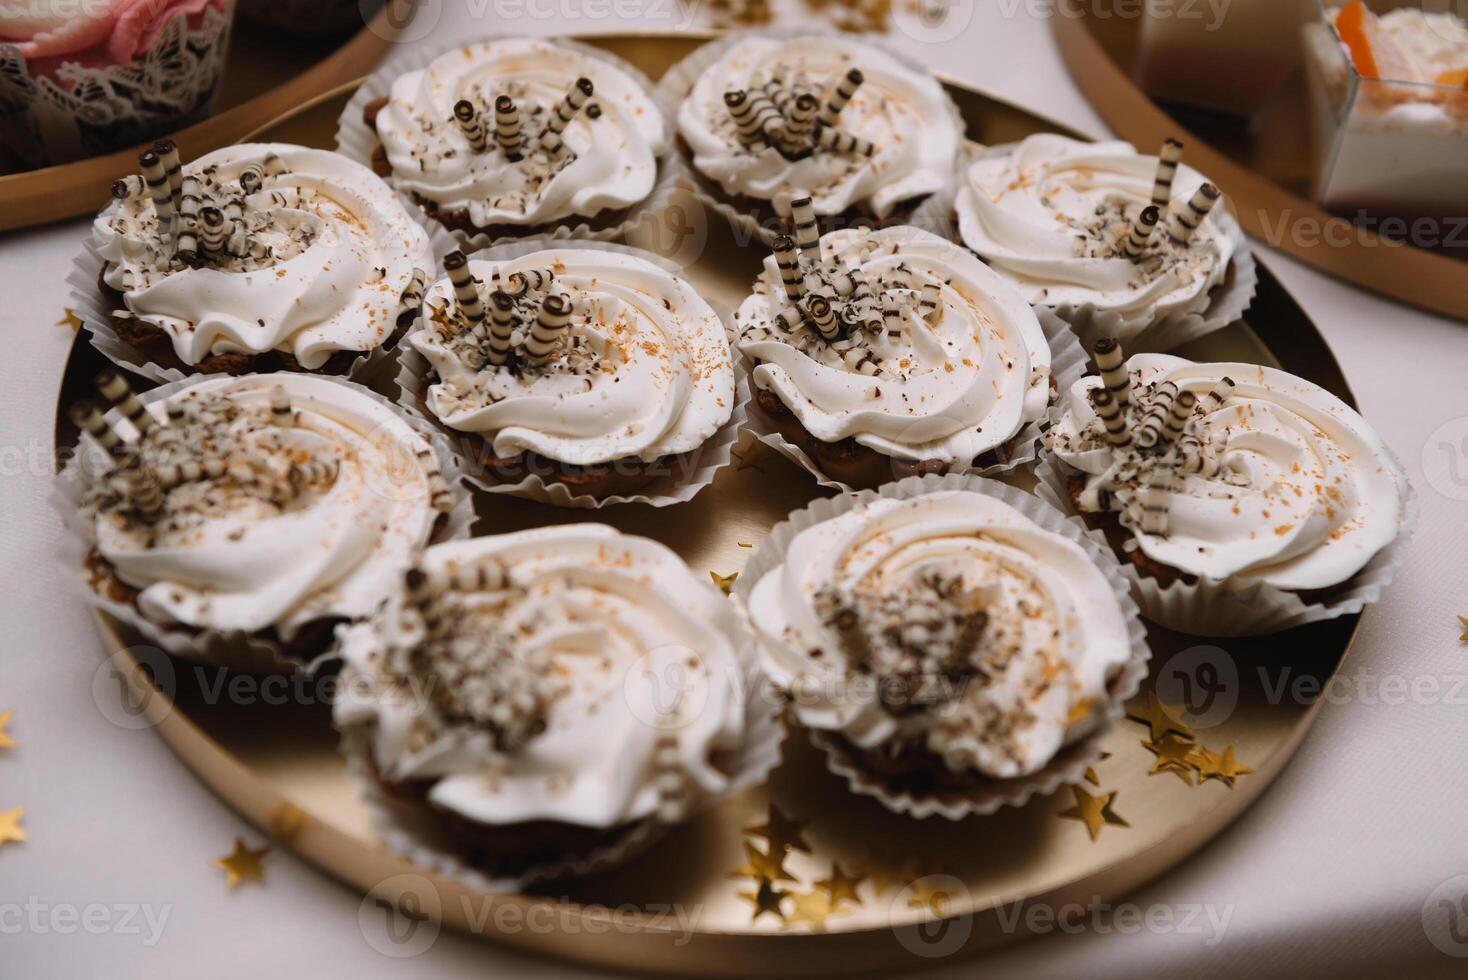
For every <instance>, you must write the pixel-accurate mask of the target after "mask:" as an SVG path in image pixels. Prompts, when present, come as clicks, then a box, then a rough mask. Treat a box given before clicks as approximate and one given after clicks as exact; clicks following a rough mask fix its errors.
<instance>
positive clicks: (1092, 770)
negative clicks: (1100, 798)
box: [1085, 752, 1111, 786]
mask: <svg viewBox="0 0 1468 980" xmlns="http://www.w3.org/2000/svg"><path fill="white" fill-rule="evenodd" d="M1109 758H1111V753H1110V752H1102V753H1101V757H1100V758H1099V759H1097V760H1096V764H1097V765H1100V764H1101V763H1103V762H1105V761H1106V760H1107V759H1109ZM1085 779H1086V782H1088V783H1090V784H1091V785H1092V786H1100V785H1101V777H1100V776H1098V775H1096V767H1095V766H1087V767H1086V772H1085Z"/></svg>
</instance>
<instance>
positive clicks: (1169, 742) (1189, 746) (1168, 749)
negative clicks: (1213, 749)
mask: <svg viewBox="0 0 1468 980" xmlns="http://www.w3.org/2000/svg"><path fill="white" fill-rule="evenodd" d="M1142 748H1144V749H1146V750H1147V751H1148V752H1151V753H1152V754H1153V755H1155V756H1156V757H1157V758H1156V759H1154V760H1153V762H1152V768H1151V769H1148V770H1147V775H1149V776H1155V775H1157V774H1158V773H1160V772H1171V773H1176V774H1177V778H1178V779H1181V780H1182V781H1183V782H1185V783H1187V784H1188V785H1189V786H1191V785H1193V769H1194V765H1193V751H1194V749H1196V748H1197V746H1195V745H1194V744H1193V743H1192V742H1188V741H1185V740H1184V739H1180V738H1178V737H1177V736H1176V735H1166V736H1164V737H1163V739H1162V741H1160V742H1149V741H1147V740H1146V739H1143V740H1142Z"/></svg>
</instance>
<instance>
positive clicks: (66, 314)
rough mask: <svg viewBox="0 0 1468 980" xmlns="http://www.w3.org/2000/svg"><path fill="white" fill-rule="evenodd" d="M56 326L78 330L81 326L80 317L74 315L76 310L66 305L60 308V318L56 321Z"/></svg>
mask: <svg viewBox="0 0 1468 980" xmlns="http://www.w3.org/2000/svg"><path fill="white" fill-rule="evenodd" d="M56 326H58V327H70V328H71V329H73V330H80V329H81V327H82V318H81V317H79V316H77V315H76V310H73V309H72V308H71V307H69V306H68V307H66V308H65V309H63V310H62V312H61V319H60V320H57V321H56Z"/></svg>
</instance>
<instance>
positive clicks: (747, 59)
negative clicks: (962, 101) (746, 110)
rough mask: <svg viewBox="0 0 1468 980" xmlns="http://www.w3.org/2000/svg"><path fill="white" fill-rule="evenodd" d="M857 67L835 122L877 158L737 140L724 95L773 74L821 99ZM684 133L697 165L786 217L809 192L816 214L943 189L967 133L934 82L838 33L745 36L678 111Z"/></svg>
mask: <svg viewBox="0 0 1468 980" xmlns="http://www.w3.org/2000/svg"><path fill="white" fill-rule="evenodd" d="M852 68H856V69H858V70H859V71H860V72H861V73H862V75H863V76H864V80H863V82H862V84H861V85H860V86H858V87H857V89H856V92H855V94H854V95H853V96H852V97H851V101H850V102H848V103H847V104H846V105H845V107H844V108H842V109H841V110H840V112H839V113H838V114H837V116H836V120H837V125H836V127H835V128H836V130H837V131H838V132H839V133H841V134H845V135H849V136H854V137H856V138H858V139H860V140H865V141H868V142H870V143H871V144H873V146H874V148H875V152H874V153H873V154H872V155H871V156H866V155H863V154H861V153H851V152H842V151H841V150H840V148H837V149H824V148H821V147H817V148H815V149H814V150H813V151H812V152H808V153H806V154H804V155H800V156H798V157H797V158H796V159H790V158H788V157H787V156H786V155H784V154H782V153H781V152H780V150H779V149H778V148H777V147H775V146H769V145H766V146H763V148H760V149H754V150H752V149H749V148H747V147H746V146H745V144H744V142H742V141H741V140H740V138H739V132H738V127H737V126H736V125H735V122H734V118H733V116H731V114H730V111H729V108H728V106H727V105H726V104H725V102H724V96H725V93H727V92H733V91H742V92H750V93H754V92H757V91H760V90H762V88H763V86H765V85H766V83H768V82H770V81H771V80H776V81H778V82H779V83H780V84H781V86H782V87H783V88H784V90H785V92H786V93H787V95H788V98H789V99H790V100H792V101H793V99H794V98H795V97H796V96H797V95H799V94H803V93H809V94H811V95H813V96H815V97H816V98H817V99H819V100H820V101H821V103H822V104H824V103H825V102H826V101H827V100H828V98H829V96H830V95H831V93H832V92H833V91H834V89H835V86H836V84H837V83H838V81H839V80H841V79H842V78H843V77H844V76H845V75H846V74H847V72H849V71H850V70H851V69H852ZM678 131H679V133H680V134H681V135H682V137H683V140H684V141H685V142H686V143H687V144H688V147H689V149H690V150H691V151H692V152H693V163H694V166H696V167H697V168H698V170H699V171H700V172H701V173H703V174H704V175H705V176H707V177H708V178H709V179H711V180H713V181H716V182H717V183H718V184H719V185H720V186H721V187H722V188H723V190H724V192H725V193H726V194H734V195H744V196H747V197H753V198H759V199H761V200H766V201H771V202H772V203H773V205H774V207H775V209H776V210H777V211H778V212H779V213H781V214H785V213H788V211H789V200H790V198H791V197H798V196H800V195H801V194H803V193H809V194H810V195H811V196H812V198H813V199H814V202H815V207H816V212H817V213H818V214H823V215H833V214H840V213H841V212H843V211H845V210H847V209H848V208H853V207H859V208H861V209H862V210H864V211H868V212H870V213H871V214H873V215H874V216H876V217H878V218H885V217H886V216H887V215H889V214H891V213H892V210H893V209H894V208H895V207H896V206H897V205H898V204H900V203H902V202H903V201H908V200H912V199H914V198H919V197H923V196H925V195H927V194H931V193H933V192H934V191H937V190H940V189H942V188H943V187H946V186H947V185H948V179H949V175H950V174H951V172H952V170H953V160H954V158H955V157H956V156H957V155H958V148H959V144H960V139H961V137H960V133H959V128H958V123H957V122H956V121H955V119H954V114H953V111H952V109H951V107H950V103H949V101H948V97H947V96H946V95H945V94H944V92H943V86H941V85H940V84H939V83H938V80H937V79H935V78H934V77H932V76H931V75H927V74H923V73H921V72H920V71H917V70H914V69H913V68H910V67H908V66H907V65H906V64H904V63H903V62H902V61H900V60H898V59H897V58H895V57H893V56H892V55H891V54H888V53H887V52H886V51H884V50H882V49H881V48H878V47H874V46H872V45H870V44H864V43H862V42H860V41H857V40H854V39H852V38H850V37H837V36H812V37H802V38H790V39H781V38H774V37H759V36H751V37H745V38H741V39H740V40H738V41H737V42H735V43H734V44H732V45H731V46H730V47H729V49H728V50H727V51H726V52H725V53H724V56H723V57H722V58H720V59H719V61H718V62H717V63H716V64H714V65H713V66H711V67H710V68H708V69H707V70H706V71H704V73H703V74H702V75H700V76H699V78H698V80H697V81H696V82H695V83H694V86H693V89H692V91H691V92H690V93H689V94H688V97H687V98H686V99H685V100H684V102H683V104H682V106H681V107H680V108H679V110H678Z"/></svg>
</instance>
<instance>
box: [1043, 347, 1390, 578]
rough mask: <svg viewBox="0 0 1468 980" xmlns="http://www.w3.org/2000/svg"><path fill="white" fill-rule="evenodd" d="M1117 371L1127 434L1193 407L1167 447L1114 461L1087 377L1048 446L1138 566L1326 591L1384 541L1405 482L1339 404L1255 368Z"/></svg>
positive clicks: (1146, 360) (1165, 360) (1151, 365)
mask: <svg viewBox="0 0 1468 980" xmlns="http://www.w3.org/2000/svg"><path fill="white" fill-rule="evenodd" d="M1126 368H1127V371H1128V376H1129V386H1130V395H1129V403H1128V405H1129V407H1128V409H1127V411H1126V413H1125V414H1124V420H1125V424H1126V431H1127V432H1128V433H1129V434H1130V433H1139V432H1140V430H1141V427H1142V426H1143V425H1144V424H1145V423H1144V421H1143V419H1144V418H1145V416H1146V415H1147V414H1148V412H1149V411H1150V410H1151V408H1152V407H1153V406H1155V405H1157V404H1158V403H1159V400H1160V401H1161V402H1162V403H1165V405H1166V406H1168V407H1170V406H1172V405H1173V404H1175V403H1177V402H1178V401H1179V400H1182V399H1185V398H1186V396H1185V394H1184V393H1187V392H1191V393H1192V395H1193V396H1195V397H1196V398H1197V404H1196V405H1195V406H1194V407H1193V409H1192V410H1191V412H1189V413H1188V414H1187V417H1186V423H1185V427H1182V428H1181V429H1180V434H1179V435H1178V437H1177V438H1176V439H1173V440H1170V441H1169V440H1168V439H1167V438H1166V437H1165V436H1164V438H1163V440H1161V441H1160V442H1159V444H1158V446H1157V447H1154V448H1152V449H1149V450H1148V449H1143V448H1141V447H1139V446H1137V445H1136V444H1135V439H1134V440H1133V445H1131V446H1127V447H1122V448H1114V447H1113V446H1112V445H1111V444H1110V443H1108V441H1107V438H1106V433H1105V426H1104V424H1103V423H1102V421H1101V419H1100V417H1099V416H1098V415H1097V409H1096V407H1095V405H1094V404H1093V401H1092V398H1093V397H1094V396H1093V395H1092V394H1091V393H1092V392H1093V391H1094V390H1096V389H1099V388H1100V387H1101V379H1100V378H1099V377H1096V376H1094V375H1093V376H1090V377H1086V378H1083V379H1081V380H1080V381H1078V382H1077V383H1076V384H1075V386H1074V387H1073V388H1072V389H1071V392H1070V395H1069V398H1068V400H1067V402H1066V413H1065V415H1064V417H1063V418H1062V419H1061V421H1060V422H1059V423H1057V425H1056V426H1055V427H1054V428H1053V429H1052V430H1051V432H1050V433H1049V435H1048V439H1049V441H1050V444H1051V448H1052V449H1053V450H1054V452H1055V453H1056V455H1057V456H1059V457H1060V459H1062V460H1064V461H1065V462H1066V463H1068V464H1069V465H1070V466H1072V467H1074V468H1076V469H1078V470H1080V471H1081V472H1082V473H1083V474H1084V476H1085V478H1086V484H1085V489H1084V491H1083V492H1082V493H1081V495H1080V498H1079V505H1080V507H1081V509H1082V510H1087V511H1092V512H1095V511H1116V512H1119V513H1120V520H1121V523H1122V525H1123V526H1125V527H1127V528H1128V529H1129V530H1130V531H1131V533H1132V535H1133V537H1134V540H1135V542H1136V545H1135V546H1136V547H1140V548H1141V549H1142V551H1143V553H1144V554H1145V555H1146V556H1147V557H1148V558H1151V559H1152V560H1154V561H1157V562H1161V563H1162V564H1164V565H1168V566H1171V567H1172V568H1176V569H1179V570H1180V571H1183V572H1186V573H1189V574H1192V575H1197V576H1201V577H1203V578H1207V579H1213V580H1224V579H1227V580H1229V581H1231V582H1238V583H1257V582H1262V583H1265V584H1267V585H1272V586H1276V587H1278V588H1281V589H1290V590H1311V589H1324V588H1329V587H1331V586H1335V585H1339V584H1340V583H1342V582H1345V581H1346V580H1347V579H1349V578H1350V577H1351V576H1353V575H1355V574H1356V573H1357V572H1358V571H1360V570H1361V569H1362V567H1364V566H1365V565H1366V563H1367V562H1368V561H1370V560H1371V558H1372V556H1374V555H1375V554H1376V553H1377V552H1378V551H1380V550H1381V549H1382V548H1384V547H1386V546H1387V545H1388V544H1390V543H1391V542H1392V540H1393V539H1395V538H1396V536H1397V534H1398V532H1399V530H1400V528H1401V523H1402V519H1403V510H1404V506H1405V496H1406V491H1407V479H1406V476H1405V474H1403V473H1402V472H1401V470H1400V469H1399V468H1398V467H1397V465H1396V463H1395V462H1393V460H1392V458H1391V456H1390V455H1389V454H1388V453H1387V451H1386V449H1385V447H1384V446H1383V445H1382V442H1381V440H1380V438H1379V437H1378V436H1377V435H1376V433H1375V432H1374V431H1372V429H1371V427H1370V426H1369V425H1367V423H1366V421H1365V420H1364V419H1362V418H1361V416H1360V415H1358V414H1357V413H1356V412H1354V411H1352V410H1351V409H1350V408H1349V407H1348V406H1347V405H1346V404H1345V403H1344V402H1342V401H1341V400H1340V399H1339V398H1336V397H1335V396H1334V395H1332V394H1330V393H1329V392H1327V391H1325V390H1324V389H1323V388H1320V387H1319V386H1317V385H1314V384H1311V383H1310V382H1308V381H1305V380H1303V379H1301V378H1297V377H1295V376H1293V375H1291V374H1286V373H1285V372H1283V371H1280V370H1276V369H1274V368H1268V367H1261V366H1258V365H1254V364H1235V363H1218V364H1196V363H1193V362H1191V361H1187V360H1184V359H1183V358H1179V357H1172V356H1168V355H1162V354H1139V355H1136V356H1134V357H1132V358H1131V359H1130V360H1129V361H1127V362H1126ZM1224 379H1228V381H1225V380H1224ZM1230 381H1231V382H1232V384H1231V385H1230V384H1229V383H1228V382H1230ZM1214 392H1217V393H1218V395H1219V397H1215V396H1214V395H1213V394H1212V393H1214ZM1149 497H1150V498H1152V499H1149ZM1148 505H1150V506H1151V507H1152V508H1153V514H1154V519H1155V520H1156V521H1157V523H1156V524H1153V525H1151V526H1150V527H1149V526H1148V524H1147V515H1146V510H1145V507H1146V506H1148ZM1164 515H1165V516H1164Z"/></svg>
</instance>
